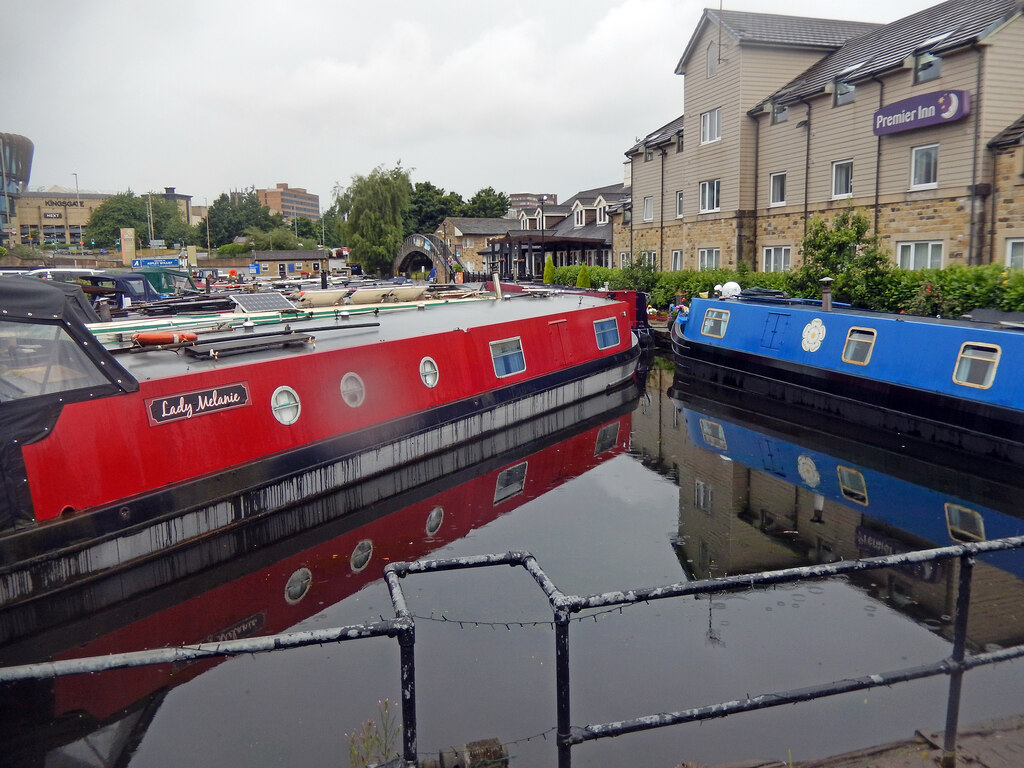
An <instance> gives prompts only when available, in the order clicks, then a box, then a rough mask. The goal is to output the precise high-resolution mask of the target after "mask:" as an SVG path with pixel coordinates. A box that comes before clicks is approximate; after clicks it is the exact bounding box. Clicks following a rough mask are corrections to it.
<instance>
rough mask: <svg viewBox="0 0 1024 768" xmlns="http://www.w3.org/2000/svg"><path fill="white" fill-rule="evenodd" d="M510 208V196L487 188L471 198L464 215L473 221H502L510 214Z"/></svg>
mask: <svg viewBox="0 0 1024 768" xmlns="http://www.w3.org/2000/svg"><path fill="white" fill-rule="evenodd" d="M508 206H509V199H508V195H506V194H504V193H501V192H496V191H495V190H494V187H485V188H483V189H481V190H479V191H477V193H476V194H475V195H473V196H472V197H471V198H469V201H468V202H467V203H466V205H465V207H464V208H463V209H462V215H463V216H465V217H467V218H471V219H501V218H504V217H505V215H506V214H508Z"/></svg>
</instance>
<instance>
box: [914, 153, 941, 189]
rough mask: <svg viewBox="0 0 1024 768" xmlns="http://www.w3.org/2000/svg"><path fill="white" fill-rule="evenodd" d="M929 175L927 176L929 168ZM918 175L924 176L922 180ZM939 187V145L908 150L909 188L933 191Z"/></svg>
mask: <svg viewBox="0 0 1024 768" xmlns="http://www.w3.org/2000/svg"><path fill="white" fill-rule="evenodd" d="M929 165H930V166H931V167H930V171H931V173H930V174H929V168H928V166H929ZM919 174H922V175H924V178H923V179H920V178H919ZM938 186H939V145H938V144H922V145H921V146H919V147H912V148H911V150H910V188H911V189H935V188H936V187H938Z"/></svg>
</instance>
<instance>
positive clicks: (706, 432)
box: [700, 419, 728, 451]
mask: <svg viewBox="0 0 1024 768" xmlns="http://www.w3.org/2000/svg"><path fill="white" fill-rule="evenodd" d="M700 436H701V437H702V438H704V442H705V443H707V444H708V445H710V446H711V447H712V448H717V449H718V450H720V451H725V450H728V446H727V445H726V442H725V430H724V429H722V425H721V424H719V423H718V422H717V421H708V420H707V419H701V420H700Z"/></svg>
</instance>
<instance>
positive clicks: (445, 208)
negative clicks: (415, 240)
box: [405, 181, 465, 237]
mask: <svg viewBox="0 0 1024 768" xmlns="http://www.w3.org/2000/svg"><path fill="white" fill-rule="evenodd" d="M464 207H465V203H464V202H463V200H462V195H460V194H458V193H456V192H445V191H444V190H443V189H441V188H440V187H437V186H435V185H433V184H431V183H430V182H429V181H418V182H416V186H414V187H413V189H412V194H411V195H410V196H409V208H408V211H407V213H406V217H405V235H406V236H407V237H408V236H409V235H412V234H415V233H420V234H424V235H429V234H430V233H431V232H434V231H435V230H436V229H437V227H438V225H439V224H440V223H441V222H442V221H444V220H445V219H446V218H447V217H449V216H460V215H462V211H463V209H464Z"/></svg>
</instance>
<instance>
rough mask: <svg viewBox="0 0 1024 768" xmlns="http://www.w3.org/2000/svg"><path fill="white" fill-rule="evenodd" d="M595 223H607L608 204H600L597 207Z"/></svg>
mask: <svg viewBox="0 0 1024 768" xmlns="http://www.w3.org/2000/svg"><path fill="white" fill-rule="evenodd" d="M597 223H598V224H607V223H608V206H607V205H602V206H601V207H600V208H598V209H597Z"/></svg>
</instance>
